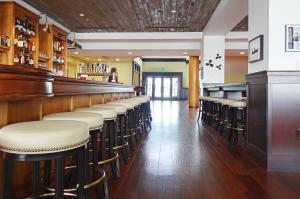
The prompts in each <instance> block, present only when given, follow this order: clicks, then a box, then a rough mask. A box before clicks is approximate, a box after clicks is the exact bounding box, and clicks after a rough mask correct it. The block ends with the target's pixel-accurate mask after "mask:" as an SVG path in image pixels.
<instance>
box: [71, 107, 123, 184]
mask: <svg viewBox="0 0 300 199" xmlns="http://www.w3.org/2000/svg"><path fill="white" fill-rule="evenodd" d="M73 112H89V113H98V114H101V115H102V116H103V119H104V124H105V127H106V128H104V129H103V133H101V136H100V148H101V149H100V153H99V159H100V161H99V164H100V165H102V164H106V163H110V164H111V170H112V173H113V177H114V178H115V179H118V178H120V166H119V154H118V152H117V151H116V150H115V149H114V147H116V146H117V145H118V142H117V137H118V136H117V128H116V125H117V115H118V113H117V111H116V110H115V109H113V108H107V107H84V108H76V109H74V110H73ZM107 152H108V153H107Z"/></svg>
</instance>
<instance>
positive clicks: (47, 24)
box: [43, 15, 51, 33]
mask: <svg viewBox="0 0 300 199" xmlns="http://www.w3.org/2000/svg"><path fill="white" fill-rule="evenodd" d="M45 16H46V22H45V27H44V28H43V31H44V32H47V33H50V32H51V30H50V27H49V23H48V17H47V15H45Z"/></svg>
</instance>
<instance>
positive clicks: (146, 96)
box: [137, 95, 151, 102]
mask: <svg viewBox="0 0 300 199" xmlns="http://www.w3.org/2000/svg"><path fill="white" fill-rule="evenodd" d="M137 97H138V98H143V99H144V100H145V101H146V102H150V101H151V98H150V96H148V95H141V96H137Z"/></svg>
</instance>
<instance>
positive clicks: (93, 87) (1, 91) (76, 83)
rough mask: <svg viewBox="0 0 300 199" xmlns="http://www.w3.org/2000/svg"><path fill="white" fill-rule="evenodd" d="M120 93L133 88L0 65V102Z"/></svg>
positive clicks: (35, 69) (132, 90) (130, 90)
mask: <svg viewBox="0 0 300 199" xmlns="http://www.w3.org/2000/svg"><path fill="white" fill-rule="evenodd" d="M123 92H127V93H128V92H134V87H133V86H126V85H123V84H117V83H104V82H98V81H92V80H79V79H74V78H67V77H56V76H54V75H53V73H52V72H51V71H48V70H43V69H38V68H32V67H24V66H16V65H13V66H11V65H0V101H19V100H29V99H39V98H48V97H53V96H65V95H83V94H102V93H123Z"/></svg>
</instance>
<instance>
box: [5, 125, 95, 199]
mask: <svg viewBox="0 0 300 199" xmlns="http://www.w3.org/2000/svg"><path fill="white" fill-rule="evenodd" d="M88 141H89V126H88V124H87V123H84V122H76V121H34V122H23V123H17V124H12V125H8V126H6V127H3V128H2V129H1V130H0V149H1V150H2V151H3V152H4V161H5V163H4V189H3V195H2V196H3V199H10V198H11V195H10V191H11V182H12V179H11V178H12V164H13V161H30V162H33V164H34V172H33V174H34V177H33V196H32V198H34V199H36V198H40V180H41V178H40V162H41V161H44V160H55V161H56V187H55V193H52V194H51V195H54V196H55V198H56V199H63V198H64V196H63V195H64V158H65V157H66V156H70V155H74V154H77V157H78V160H77V172H78V186H77V198H84V197H85V193H84V183H85V179H84V173H85V171H84V159H85V154H86V148H87V143H88ZM45 196H47V195H45Z"/></svg>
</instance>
